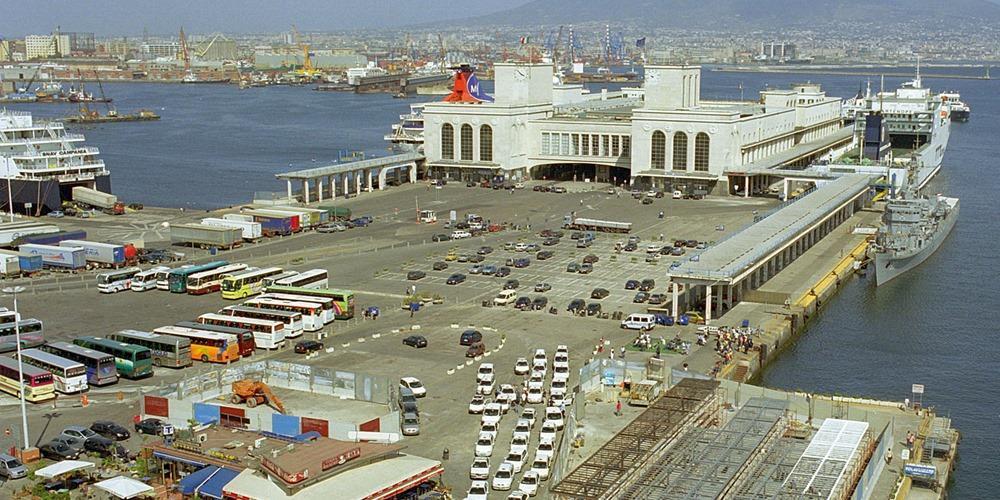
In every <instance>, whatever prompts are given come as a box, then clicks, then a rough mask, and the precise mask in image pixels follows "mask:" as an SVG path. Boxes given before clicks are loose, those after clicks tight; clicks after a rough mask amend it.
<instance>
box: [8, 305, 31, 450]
mask: <svg viewBox="0 0 1000 500" xmlns="http://www.w3.org/2000/svg"><path fill="white" fill-rule="evenodd" d="M2 291H3V293H6V294H10V295H13V296H14V341H15V342H16V344H17V378H18V381H19V382H20V383H21V390H20V393H21V429H22V430H23V431H24V447H23V448H22V449H25V450H26V449H28V447H29V446H28V410H27V408H26V407H25V404H24V391H25V385H24V367H23V366H24V365H22V364H21V321H20V320H21V316H20V314H18V312H17V294H18V293H20V292H23V291H24V287H23V286H8V287H5V288H4V289H3V290H2Z"/></svg>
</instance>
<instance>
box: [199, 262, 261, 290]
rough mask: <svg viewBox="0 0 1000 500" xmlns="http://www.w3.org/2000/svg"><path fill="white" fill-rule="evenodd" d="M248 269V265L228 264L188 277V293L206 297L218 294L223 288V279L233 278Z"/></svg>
mask: <svg viewBox="0 0 1000 500" xmlns="http://www.w3.org/2000/svg"><path fill="white" fill-rule="evenodd" d="M246 269H247V265H246V264H227V265H225V266H222V267H217V268H215V269H210V270H208V271H202V272H200V273H194V274H192V275H191V276H188V277H187V293H189V294H191V295H204V294H206V293H212V292H218V291H219V288H220V287H221V286H222V278H225V277H226V276H232V275H234V274H236V273H238V272H240V271H245V270H246Z"/></svg>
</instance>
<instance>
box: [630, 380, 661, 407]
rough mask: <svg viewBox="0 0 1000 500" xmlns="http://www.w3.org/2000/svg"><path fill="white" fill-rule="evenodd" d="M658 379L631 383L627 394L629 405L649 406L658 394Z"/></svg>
mask: <svg viewBox="0 0 1000 500" xmlns="http://www.w3.org/2000/svg"><path fill="white" fill-rule="evenodd" d="M660 387H661V385H660V382H659V381H658V380H649V379H646V380H641V381H639V383H637V384H632V387H631V388H630V390H629V394H628V404H629V406H649V405H650V403H652V402H653V401H654V400H655V399H656V398H657V397H658V396H659V395H660Z"/></svg>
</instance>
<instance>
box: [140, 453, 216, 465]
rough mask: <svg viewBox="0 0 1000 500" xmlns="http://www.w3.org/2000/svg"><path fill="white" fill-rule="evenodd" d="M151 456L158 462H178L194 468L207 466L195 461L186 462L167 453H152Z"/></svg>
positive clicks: (184, 459) (186, 460)
mask: <svg viewBox="0 0 1000 500" xmlns="http://www.w3.org/2000/svg"><path fill="white" fill-rule="evenodd" d="M153 456H154V457H156V458H159V459H160V460H166V461H168V462H180V463H182V464H188V465H193V466H195V467H204V466H206V465H208V464H206V463H205V462H198V461H196V460H188V459H186V458H182V457H178V456H175V455H170V454H168V453H163V452H162V451H154V452H153Z"/></svg>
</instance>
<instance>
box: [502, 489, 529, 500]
mask: <svg viewBox="0 0 1000 500" xmlns="http://www.w3.org/2000/svg"><path fill="white" fill-rule="evenodd" d="M507 500H528V494H527V493H525V492H523V491H521V490H514V491H512V492H510V495H507Z"/></svg>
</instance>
